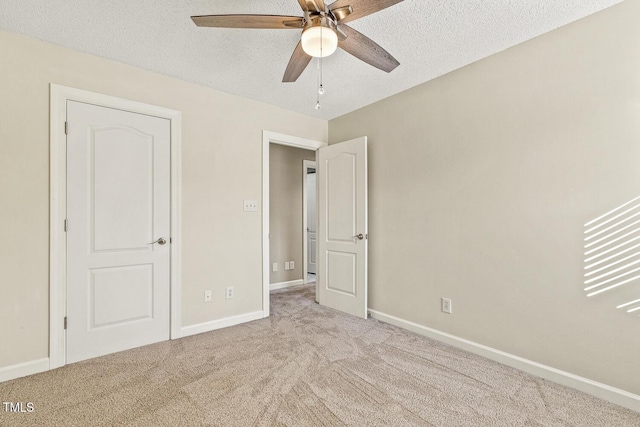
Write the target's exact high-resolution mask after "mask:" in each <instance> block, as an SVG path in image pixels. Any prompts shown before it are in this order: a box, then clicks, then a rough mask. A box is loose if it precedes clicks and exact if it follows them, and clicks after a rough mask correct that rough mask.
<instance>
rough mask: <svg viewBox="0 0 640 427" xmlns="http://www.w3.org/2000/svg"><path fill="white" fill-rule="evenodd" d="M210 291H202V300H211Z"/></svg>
mask: <svg viewBox="0 0 640 427" xmlns="http://www.w3.org/2000/svg"><path fill="white" fill-rule="evenodd" d="M211 298H212V295H211V291H204V302H211Z"/></svg>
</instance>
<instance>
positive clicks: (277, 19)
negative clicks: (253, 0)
mask: <svg viewBox="0 0 640 427" xmlns="http://www.w3.org/2000/svg"><path fill="white" fill-rule="evenodd" d="M191 19H192V20H193V22H195V24H196V25H197V26H198V27H221V28H267V29H274V28H275V29H282V28H287V29H300V27H302V18H301V17H299V16H284V15H203V16H192V17H191ZM292 21H299V22H300V25H298V26H295V25H292ZM285 22H287V23H288V24H285Z"/></svg>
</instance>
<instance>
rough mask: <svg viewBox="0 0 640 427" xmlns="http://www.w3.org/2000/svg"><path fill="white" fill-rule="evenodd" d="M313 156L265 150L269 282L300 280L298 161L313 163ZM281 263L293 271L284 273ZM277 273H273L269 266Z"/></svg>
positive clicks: (273, 148)
mask: <svg viewBox="0 0 640 427" xmlns="http://www.w3.org/2000/svg"><path fill="white" fill-rule="evenodd" d="M315 158H316V153H315V151H311V150H304V149H302V148H295V147H288V146H286V145H280V144H270V149H269V193H270V194H269V196H270V203H269V233H270V235H271V238H270V240H269V252H270V257H271V266H270V268H269V270H270V271H271V277H270V282H269V283H281V282H289V281H291V280H298V279H302V278H303V277H302V273H303V270H304V268H303V267H304V266H303V265H302V255H303V254H302V239H303V233H302V190H303V180H302V161H303V160H312V161H313V160H315ZM285 261H293V262H294V270H289V271H285V269H284V263H285ZM274 262H277V263H278V271H277V272H275V273H274V272H273V263H274Z"/></svg>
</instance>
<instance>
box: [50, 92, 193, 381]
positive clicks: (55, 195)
mask: <svg viewBox="0 0 640 427" xmlns="http://www.w3.org/2000/svg"><path fill="white" fill-rule="evenodd" d="M70 103H75V104H76V106H80V107H82V106H83V105H91V106H93V107H94V108H97V109H99V110H100V109H102V111H112V112H116V111H117V112H120V113H123V112H129V114H131V115H133V116H136V115H138V116H140V117H147V118H155V119H158V120H159V121H158V122H157V123H164V124H163V126H164V129H165V132H166V133H167V139H168V145H167V147H166V153H165V156H166V159H167V160H166V172H165V180H166V181H165V183H164V184H163V185H162V187H163V188H162V189H161V190H160V193H164V196H165V197H166V205H165V206H166V207H165V208H163V209H166V210H165V214H164V215H165V218H166V220H165V224H166V225H165V226H164V227H165V229H163V230H160V229H159V228H154V232H155V231H162V232H163V233H165V234H166V236H165V235H162V236H159V237H160V238H163V240H165V244H166V246H164V245H162V249H160V246H159V243H160V242H161V240H160V239H159V238H156V237H158V236H155V237H154V240H155V241H156V242H157V243H158V244H155V243H154V244H153V245H152V247H154V249H149V245H147V243H151V240H150V241H148V242H147V241H144V242H143V243H142V245H141V247H140V251H141V252H142V251H144V252H147V253H153V252H155V253H156V254H161V255H162V254H163V253H164V255H162V256H161V258H164V260H165V261H162V260H161V261H160V262H161V264H162V263H163V262H164V267H163V268H164V269H165V271H166V274H164V276H165V280H166V281H167V283H166V285H165V289H164V291H163V292H164V295H165V301H166V303H165V305H164V308H162V309H161V310H163V312H164V313H163V315H164V320H162V322H165V324H164V326H163V328H164V329H163V331H162V333H161V334H160V335H158V336H159V337H160V339H168V338H171V339H175V338H179V337H180V334H181V333H180V331H181V323H180V319H181V302H180V295H181V270H182V268H181V227H180V220H181V211H180V197H181V181H180V176H181V173H180V168H181V158H180V152H181V133H182V130H181V122H182V120H181V113H180V112H179V111H175V110H169V109H166V108H162V107H156V106H152V105H148V104H142V103H138V102H134V101H128V100H123V99H120V98H115V97H111V96H107V95H102V94H97V93H93V92H88V91H83V90H79V89H74V88H69V87H64V86H59V85H51V118H50V120H51V121H50V129H51V162H50V165H51V168H50V179H51V201H50V202H51V203H50V220H51V226H50V345H49V362H50V363H49V365H50V366H49V368H50V369H54V368H57V367H60V366H63V365H65V364H66V363H68V358H67V356H68V355H67V344H68V343H67V338H68V329H67V314H68V310H69V309H70V305H69V301H68V300H67V295H68V291H69V287H68V286H69V280H70V276H72V275H73V274H74V273H73V271H72V270H73V268H68V266H69V261H70V258H69V250H73V248H71V247H69V241H68V233H67V230H68V229H70V228H71V227H74V223H72V222H70V221H67V220H68V216H67V215H68V212H67V207H68V202H69V201H70V199H69V196H70V192H72V191H74V190H73V189H69V188H68V183H71V184H74V185H75V183H76V182H75V180H76V178H73V180H72V178H71V177H68V176H67V170H68V166H70V161H69V158H68V156H69V155H70V152H68V151H67V131H68V129H69V128H70V127H71V126H73V124H72V123H69V122H68V114H69V113H68V106H69V105H70ZM92 126H93V124H92ZM116 128H117V127H110V126H104V130H114V129H116ZM117 131H119V132H121V133H122V132H124V133H127V134H128V136H129V137H133V138H134V139H135V138H137V137H140V138H139V141H144V140H145V138H146V140H147V147H146V148H144V149H140V150H137V149H136V150H134V151H135V152H136V153H137V154H136V155H139V156H142V157H144V156H145V154H144V153H145V152H147V154H148V151H145V150H148V149H149V146H148V145H149V142H148V141H150V139H153V138H151V137H149V135H147V136H145V135H144V133H145V132H138V131H135V126H132V127H131V129H127V127H126V126H123V127H121V128H120V129H119V130H117ZM136 132H137V133H136ZM96 133H99V130H97V128H96V127H95V126H93V127H92V129H91V132H90V134H91V135H94V136H95V135H96ZM106 133H109V132H108V131H107V132H106ZM142 145H145V143H142ZM89 146H90V147H92V148H91V150H92V152H91V153H90V154H91V156H90V158H91V159H92V160H91V161H92V162H94V160H95V158H96V157H95V152H96V149H95V147H96V145H95V144H93V145H91V144H89ZM102 148H105V147H104V145H103V147H102ZM111 154H113V153H111ZM134 157H135V156H134ZM94 164H95V162H94ZM102 166H105V164H104V163H103V164H102ZM107 169H108V167H107V168H106V169H104V170H103V171H107ZM150 169H153V168H150ZM107 175H108V174H107ZM105 176H106V175H105ZM88 177H89V178H90V180H91V183H90V185H91V186H92V187H93V188H94V189H95V188H96V185H95V184H96V181H95V179H94V177H95V174H93V173H90V174H89V175H88ZM107 181H108V180H107ZM105 182H106V181H105ZM103 184H104V183H103ZM102 187H103V188H102V189H103V190H105V191H106V193H103V195H104V194H106V195H107V196H108V197H107V199H109V198H110V197H111V198H113V197H116V198H117V197H120V196H121V195H118V194H117V192H114V191H110V190H109V188H110V186H109V185H106V184H105V185H103V186H102ZM109 191H110V192H109ZM71 197H73V196H71ZM153 198H154V199H157V198H156V195H154V196H153ZM107 199H104V200H103V202H105V203H106V204H107V205H108V204H109V203H110V201H109V200H110V199H109V200H107ZM94 202H95V200H93V199H92V201H91V203H88V204H87V205H88V206H89V207H91V209H94V207H95V203H94ZM111 202H113V200H111ZM137 202H139V200H137V201H136V203H137ZM72 203H73V202H72ZM81 203H82V202H81ZM94 213H95V212H94ZM112 213H113V212H111V214H112ZM111 214H108V215H107V217H105V218H106V219H105V218H102V219H105V220H107V219H109V218H108V217H109V215H111ZM153 214H154V215H155V212H153ZM90 217H91V218H92V219H91V221H95V220H96V218H97V217H96V215H91V216H90ZM102 219H99V218H98V223H99V222H100V221H102ZM138 219H140V220H142V219H143V216H142V215H141V216H139V217H138ZM74 221H76V220H74ZM107 222H109V221H107ZM105 224H106V223H105ZM76 225H78V224H76ZM121 225H122V224H121ZM109 227H110V226H107V229H108V228H109ZM94 231H95V230H94ZM103 231H104V230H103ZM98 234H100V237H99V238H98V239H99V240H100V239H101V240H100V241H99V242H97V241H96V236H98ZM98 234H96V233H90V235H91V242H92V243H91V245H92V248H93V249H92V252H93V253H100V252H101V251H102V252H105V251H104V249H109V248H111V249H115V251H114V252H119V256H124V258H127V254H126V253H127V252H128V249H126V248H123V247H120V246H122V245H121V244H124V243H126V242H124V241H113V239H112V238H113V237H114V235H113V234H111V233H110V232H109V233H107V232H101V233H98ZM152 234H153V233H152ZM123 236H124V237H123ZM127 236H128V234H127V233H126V232H125V231H123V233H120V237H122V238H125V237H126V238H128V237H127ZM129 237H130V236H129ZM145 237H146V236H145ZM105 239H106V240H105ZM116 240H117V239H116ZM125 240H126V239H125ZM143 240H144V239H143ZM96 243H97V245H96ZM167 243H168V244H167ZM114 245H115V246H114ZM103 246H104V247H103ZM125 246H126V245H125ZM156 246H158V250H155V247H156ZM143 247H144V249H143ZM138 261H139V260H138ZM138 261H136V262H134V264H136V265H135V266H130V267H128V268H124V269H121V271H118V272H116V271H115V270H113V269H111V270H110V267H105V268H102V270H100V268H98V269H94V273H96V272H97V273H104V274H102V276H101V277H98V276H100V274H97V275H96V274H93V276H91V275H89V276H90V277H92V279H91V280H92V282H91V286H89V289H90V292H93V294H92V295H93V296H99V295H97V293H100V292H102V291H103V290H104V289H102V290H100V289H99V288H100V287H101V286H102V285H104V284H106V283H108V282H110V281H111V279H110V278H109V277H110V275H111V274H115V273H117V274H116V275H118V274H120V275H125V276H126V275H128V276H127V277H128V278H129V279H131V280H133V278H136V280H138V279H140V280H141V281H140V283H143V282H144V280H143V279H144V278H147V279H148V278H149V277H151V276H152V274H150V273H149V271H147V270H149V269H151V270H153V269H154V267H153V266H152V264H153V263H151V264H149V263H147V262H146V261H145V262H138ZM150 265H151V266H150ZM92 267H93V266H92ZM143 276H144V277H143ZM111 282H112V281H111ZM147 285H148V286H146V287H145V286H142V285H140V286H138V289H137V290H138V291H139V292H138V293H139V294H140V295H139V296H140V297H141V298H140V299H139V300H138V302H140V304H137V305H136V304H134V305H127V304H124V305H120V306H119V310H120V312H119V313H117V314H118V316H119V319H116V318H111V317H109V316H110V315H111V314H113V313H112V312H109V313H108V314H106V313H107V312H105V311H103V312H102V313H101V314H100V315H99V316H97V317H95V316H94V317H95V318H94V320H96V319H97V322H94V323H98V324H100V325H103V326H105V329H108V328H109V327H111V326H112V325H111V323H112V322H113V321H115V322H116V323H117V322H118V321H121V320H123V318H124V317H127V316H128V318H127V319H126V320H127V322H125V323H130V324H133V323H136V322H144V318H145V316H146V317H149V313H151V315H152V316H154V315H155V314H154V313H153V310H155V309H156V308H158V309H160V307H161V305H157V304H156V301H155V300H154V299H153V296H152V292H150V291H149V290H150V289H151V287H153V286H150V285H149V283H147ZM72 289H73V288H72ZM72 289H71V290H72ZM123 292H124V293H127V292H125V291H123ZM145 292H146V294H145ZM121 293H122V292H121ZM103 294H104V293H103ZM105 295H106V297H107V299H103V300H101V301H100V304H103V305H102V308H104V307H108V306H109V305H110V304H112V303H114V301H111V300H109V298H111V297H112V296H113V295H114V294H113V293H112V292H107V293H106V294H105ZM125 299H126V300H127V302H130V301H128V300H129V298H128V297H127V298H125ZM141 301H144V303H142V302H141ZM145 303H146V304H145ZM105 304H106V305H105ZM85 305H86V304H85ZM87 307H88V308H91V309H95V308H96V307H95V306H87ZM149 307H153V308H151V309H149ZM143 309H146V310H147V311H146V314H145V313H143V311H144V310H143ZM141 313H142V314H141ZM94 314H95V313H94ZM118 316H116V317H118ZM72 321H74V320H72V319H69V322H72ZM167 324H168V325H167ZM94 326H96V325H94ZM115 351H117V349H116V350H115ZM89 357H92V356H89ZM74 360H76V359H74V358H73V357H72V358H71V359H69V361H74Z"/></svg>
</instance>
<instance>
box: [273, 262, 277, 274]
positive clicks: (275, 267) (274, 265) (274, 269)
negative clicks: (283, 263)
mask: <svg viewBox="0 0 640 427" xmlns="http://www.w3.org/2000/svg"><path fill="white" fill-rule="evenodd" d="M273 271H274V272H276V271H278V263H277V262H274V263H273Z"/></svg>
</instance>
